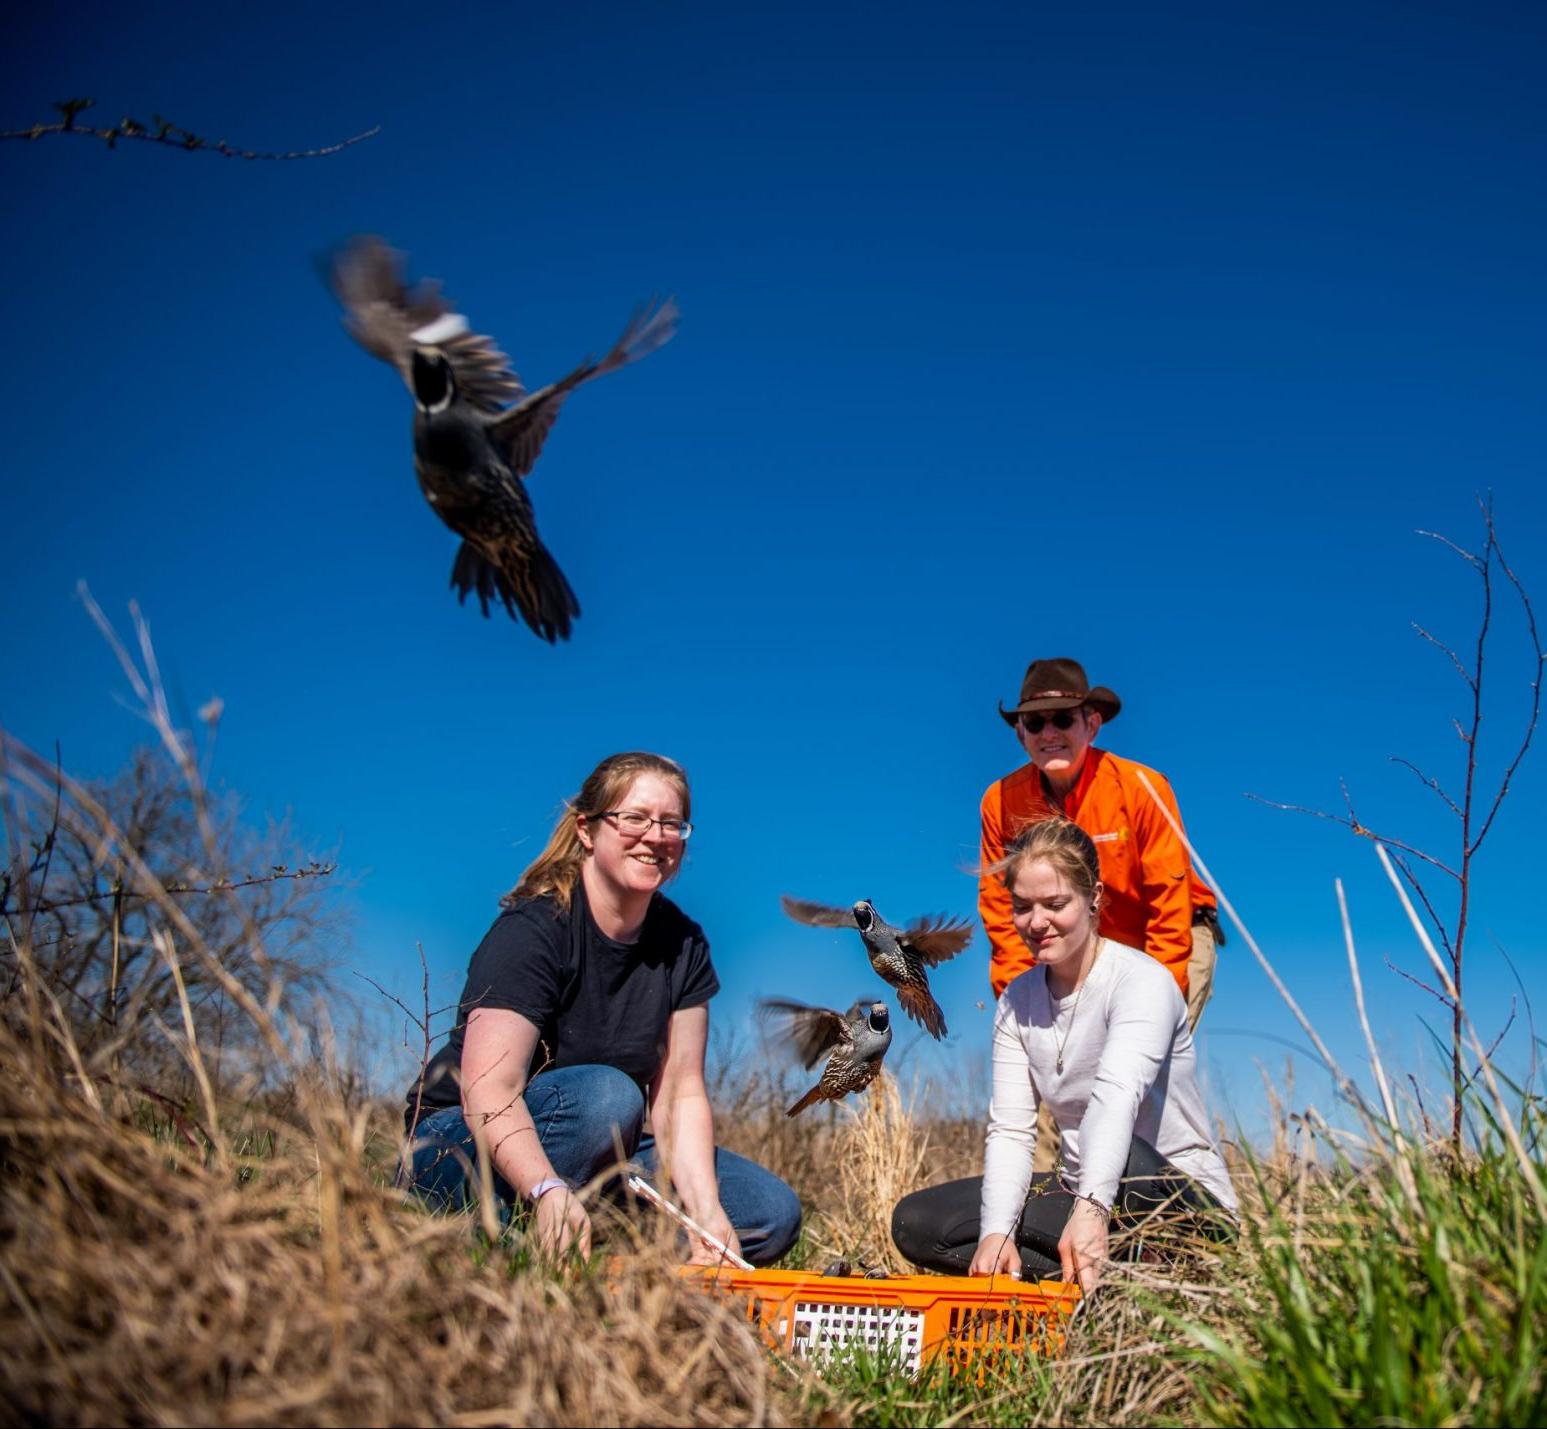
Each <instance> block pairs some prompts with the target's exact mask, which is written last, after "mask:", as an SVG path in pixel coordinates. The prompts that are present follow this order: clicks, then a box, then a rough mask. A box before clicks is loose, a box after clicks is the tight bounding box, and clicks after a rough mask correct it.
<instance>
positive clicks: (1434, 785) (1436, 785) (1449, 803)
mask: <svg viewBox="0 0 1547 1429" xmlns="http://www.w3.org/2000/svg"><path fill="white" fill-rule="evenodd" d="M1391 762H1392V763H1393V764H1400V765H1401V766H1402V767H1403V768H1404V769H1408V770H1411V771H1412V773H1413V774H1414V775H1415V776H1416V777H1417V779H1418V782H1419V783H1420V784H1423V785H1425V786H1427V787H1428V788H1430V789H1432V790H1434V792H1435V793H1436V794H1438V795H1439V796H1440V798H1441V799H1443V800H1444V801H1445V805H1446V807H1447V808H1448V809H1449V810H1450V812H1451V813H1453V814H1454V815H1455V816H1456V817H1457V818H1458V819H1459V818H1460V817H1461V806H1460V805H1459V804H1457V803H1456V801H1455V800H1454V799H1452V798H1451V797H1450V795H1449V794H1447V793H1446V792H1445V791H1444V790H1443V789H1442V788H1441V787H1440V781H1439V780H1438V779H1436V778H1435V777H1434V776H1433V775H1432V774H1425V773H1424V772H1423V770H1422V769H1420V768H1419V767H1418V766H1417V765H1416V764H1414V763H1413V761H1412V760H1411V759H1404V758H1403V757H1402V756H1401V755H1400V754H1393V755H1392V756H1391Z"/></svg>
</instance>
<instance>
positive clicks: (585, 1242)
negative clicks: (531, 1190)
mask: <svg viewBox="0 0 1547 1429" xmlns="http://www.w3.org/2000/svg"><path fill="white" fill-rule="evenodd" d="M534 1219H535V1220H536V1222H537V1245H538V1248H539V1249H540V1250H541V1251H542V1252H543V1254H544V1255H547V1256H550V1257H552V1258H553V1259H554V1260H557V1259H558V1258H559V1257H560V1256H561V1255H563V1254H564V1252H565V1251H567V1250H569V1249H570V1247H571V1246H573V1247H574V1248H575V1249H576V1250H578V1251H579V1252H580V1254H581V1256H582V1257H584V1256H588V1255H590V1253H591V1218H590V1216H588V1215H586V1213H585V1207H584V1206H582V1205H581V1204H580V1200H579V1197H577V1196H576V1195H575V1193H574V1192H573V1191H571V1190H570V1189H569V1187H568V1186H556V1187H555V1188H554V1189H553V1190H551V1191H548V1192H545V1193H544V1194H543V1195H542V1196H541V1197H540V1198H539V1199H538V1202H537V1210H536V1213H535V1216H534Z"/></svg>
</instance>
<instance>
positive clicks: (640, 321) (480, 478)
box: [331, 238, 677, 644]
mask: <svg viewBox="0 0 1547 1429" xmlns="http://www.w3.org/2000/svg"><path fill="white" fill-rule="evenodd" d="M331 279H332V284H333V291H334V292H335V293H336V294H337V295H338V298H339V301H340V302H341V303H342V304H343V305H344V326H345V328H346V329H348V331H349V333H350V335H351V336H352V337H353V338H354V339H355V341H356V342H358V343H359V344H360V346H361V347H363V348H364V349H365V350H366V351H367V352H369V353H370V354H371V355H372V356H373V357H379V358H380V359H381V360H382V361H383V362H387V363H390V364H391V365H392V366H393V367H395V368H396V369H397V370H398V373H399V375H400V376H401V377H402V378H403V381H404V382H405V383H406V384H407V386H408V390H409V391H410V392H412V393H413V397H414V406H415V413H414V467H415V470H416V471H417V472H418V475H419V487H420V490H422V491H423V492H424V495H425V499H426V500H427V501H428V502H429V503H430V505H431V506H432V507H434V509H435V513H436V515H438V516H439V517H440V519H441V520H442V521H444V522H445V523H446V525H448V526H449V527H451V529H452V530H453V531H454V532H456V534H457V535H458V536H460V537H461V538H462V545H461V547H460V548H459V549H458V551H457V555H456V560H455V562H454V563H453V565H452V568H451V584H452V585H453V586H454V587H455V588H456V591H457V595H458V599H460V600H463V601H465V600H466V599H467V597H468V595H469V594H470V593H471V594H476V595H477V597H478V603H479V605H480V606H481V607H482V609H483V613H484V614H485V615H488V613H489V603H490V601H491V600H494V599H497V600H499V601H502V602H503V603H504V606H505V609H506V611H507V612H508V613H509V614H510V617H511V618H512V619H513V620H514V619H516V618H518V617H519V618H520V619H522V620H525V621H526V623H527V624H528V625H529V626H531V628H532V629H533V631H535V632H536V633H537V634H538V635H539V636H540V637H541V638H542V639H544V640H546V641H548V642H549V643H550V644H551V643H552V642H553V641H554V640H558V639H564V640H567V639H568V638H569V633H570V625H571V622H572V621H573V620H574V618H575V617H576V616H578V615H579V614H580V602H579V601H577V600H576V599H575V593H574V591H573V590H571V589H570V585H569V582H568V581H567V580H565V578H564V573H563V572H562V571H560V570H559V567H558V565H557V563H556V562H555V561H554V559H553V557H552V556H551V555H549V554H548V551H547V548H546V547H545V546H544V545H543V543H542V542H541V541H540V540H539V539H538V536H537V523H536V519H535V517H534V516H533V513H532V503H531V500H530V498H529V497H528V496H527V494H526V487H525V483H524V478H525V477H526V476H527V474H528V473H529V472H530V471H531V470H532V465H533V463H534V462H536V460H537V456H538V453H539V452H541V451H542V447H543V442H544V441H545V440H546V438H547V436H548V433H549V431H550V430H552V427H553V424H554V422H556V421H557V420H558V416H559V408H560V407H561V406H562V405H563V402H564V399H565V397H567V396H568V395H569V394H570V393H571V392H573V391H574V390H575V388H576V387H578V386H579V385H580V384H581V383H582V382H588V381H590V379H591V378H593V377H599V376H600V375H601V374H602V373H604V372H612V371H615V370H616V369H617V368H619V367H624V366H626V365H627V364H628V363H630V362H633V361H635V360H637V359H638V358H641V357H643V356H645V354H646V353H649V352H653V351H655V349H656V348H658V347H660V346H661V344H662V343H664V342H666V341H667V340H668V339H669V338H670V337H671V335H672V334H673V333H674V332H675V331H676V326H677V308H676V304H675V303H672V302H670V301H667V302H665V303H662V304H661V305H660V306H658V307H656V308H654V309H641V310H640V311H638V312H637V313H635V315H634V316H633V318H631V319H630V321H629V324H628V326H627V327H626V328H624V330H623V334H622V336H621V337H619V339H618V340H617V342H615V343H614V344H613V346H612V348H611V350H610V351H609V352H608V353H607V354H606V356H604V357H603V358H601V360H600V361H596V360H593V359H591V358H587V359H586V360H585V361H584V362H582V363H581V364H580V366H578V367H577V368H575V370H574V371H573V372H571V373H570V374H569V375H568V376H567V377H561V378H560V379H559V380H558V381H557V382H551V383H549V384H548V386H546V387H542V388H539V389H538V390H537V391H536V392H532V393H528V392H527V390H526V388H525V387H523V386H522V385H521V379H520V378H519V377H517V376H516V374H515V371H514V370H513V369H512V367H511V365H510V360H509V358H507V357H506V356H505V354H504V353H503V352H501V351H500V350H499V348H498V347H497V346H496V345H495V343H494V341H493V339H491V338H488V337H483V336H481V335H479V334H478V333H475V332H473V331H471V329H470V328H469V327H468V323H467V319H466V318H464V317H463V316H462V315H461V314H460V313H457V312H453V311H452V309H451V305H450V304H449V303H448V302H447V301H446V299H445V298H444V297H442V296H441V292H440V287H439V285H438V284H436V283H433V282H421V283H419V284H417V285H416V286H414V287H413V288H409V287H408V286H407V285H406V283H405V281H404V277H403V260H402V255H401V254H399V253H397V252H395V251H394V250H393V249H391V248H388V247H387V246H386V244H384V243H382V242H381V240H380V239H376V238H357V239H355V240H354V241H353V242H352V243H350V244H349V245H348V246H347V247H346V248H345V249H344V250H343V251H342V252H340V253H339V254H338V255H337V256H336V257H335V258H334V260H333V265H332V273H331Z"/></svg>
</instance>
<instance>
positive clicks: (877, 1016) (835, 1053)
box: [758, 997, 892, 1116]
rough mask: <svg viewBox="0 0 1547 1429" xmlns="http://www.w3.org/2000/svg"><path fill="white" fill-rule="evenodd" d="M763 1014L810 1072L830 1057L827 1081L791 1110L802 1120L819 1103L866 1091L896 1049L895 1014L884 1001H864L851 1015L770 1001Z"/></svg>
mask: <svg viewBox="0 0 1547 1429" xmlns="http://www.w3.org/2000/svg"><path fill="white" fill-rule="evenodd" d="M758 1011H759V1012H760V1013H761V1014H762V1015H763V1017H764V1018H766V1019H767V1020H768V1021H769V1022H771V1023H772V1024H773V1026H774V1029H775V1035H776V1036H777V1038H778V1040H779V1041H781V1042H783V1043H784V1044H785V1046H787V1047H788V1048H789V1049H790V1050H791V1051H793V1052H794V1053H795V1055H796V1056H797V1057H799V1058H800V1061H801V1064H802V1065H803V1066H805V1067H807V1068H808V1069H809V1068H811V1067H814V1066H816V1064H817V1063H818V1062H820V1061H821V1060H822V1055H823V1053H827V1054H828V1056H827V1065H826V1066H825V1067H823V1068H822V1075H821V1078H820V1079H819V1080H818V1082H817V1084H816V1085H815V1086H814V1087H812V1088H811V1090H810V1091H809V1092H807V1093H806V1094H805V1096H803V1097H802V1098H801V1099H800V1100H799V1101H798V1102H796V1103H795V1105H794V1106H792V1107H791V1108H790V1109H789V1110H788V1111H787V1112H785V1115H786V1116H799V1115H800V1113H801V1112H803V1111H805V1109H806V1108H807V1107H808V1106H811V1105H812V1104H813V1103H814V1102H819V1101H829V1102H835V1101H839V1100H841V1099H842V1098H843V1097H846V1096H847V1095H848V1094H849V1093H850V1092H862V1091H864V1090H865V1088H866V1087H868V1086H869V1085H870V1084H871V1082H873V1081H874V1080H875V1079H876V1074H877V1073H878V1072H879V1071H880V1070H881V1059H882V1058H883V1057H885V1056H886V1049H887V1048H888V1047H890V1046H891V1045H892V1015H891V1012H890V1011H889V1010H888V1009H887V1006H886V1004H885V1003H884V1002H871V1001H869V1000H867V999H865V998H861V999H860V1000H859V1001H858V1002H856V1003H855V1004H854V1006H853V1007H851V1008H850V1009H849V1010H848V1012H847V1014H845V1013H842V1012H835V1011H834V1010H833V1009H832V1008H830V1007H807V1006H806V1004H805V1003H803V1002H791V1001H789V1000H788V999H786V998H782V997H765V998H764V999H763V1000H762V1001H761V1002H760V1003H758Z"/></svg>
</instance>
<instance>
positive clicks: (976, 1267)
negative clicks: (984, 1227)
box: [967, 1235, 1021, 1280]
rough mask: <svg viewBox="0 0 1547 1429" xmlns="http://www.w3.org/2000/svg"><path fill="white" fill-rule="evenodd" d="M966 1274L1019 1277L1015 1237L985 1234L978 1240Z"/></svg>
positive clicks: (1018, 1260)
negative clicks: (975, 1251)
mask: <svg viewBox="0 0 1547 1429" xmlns="http://www.w3.org/2000/svg"><path fill="white" fill-rule="evenodd" d="M967 1274H968V1275H1008V1276H1009V1277H1010V1279H1012V1280H1019V1279H1020V1278H1021V1253H1020V1251H1019V1250H1017V1249H1016V1246H1015V1237H1014V1236H1008V1235H986V1236H984V1237H983V1239H982V1240H980V1241H979V1242H978V1249H977V1253H976V1254H975V1255H974V1256H973V1257H972V1264H971V1265H970V1266H968V1267H967Z"/></svg>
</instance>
